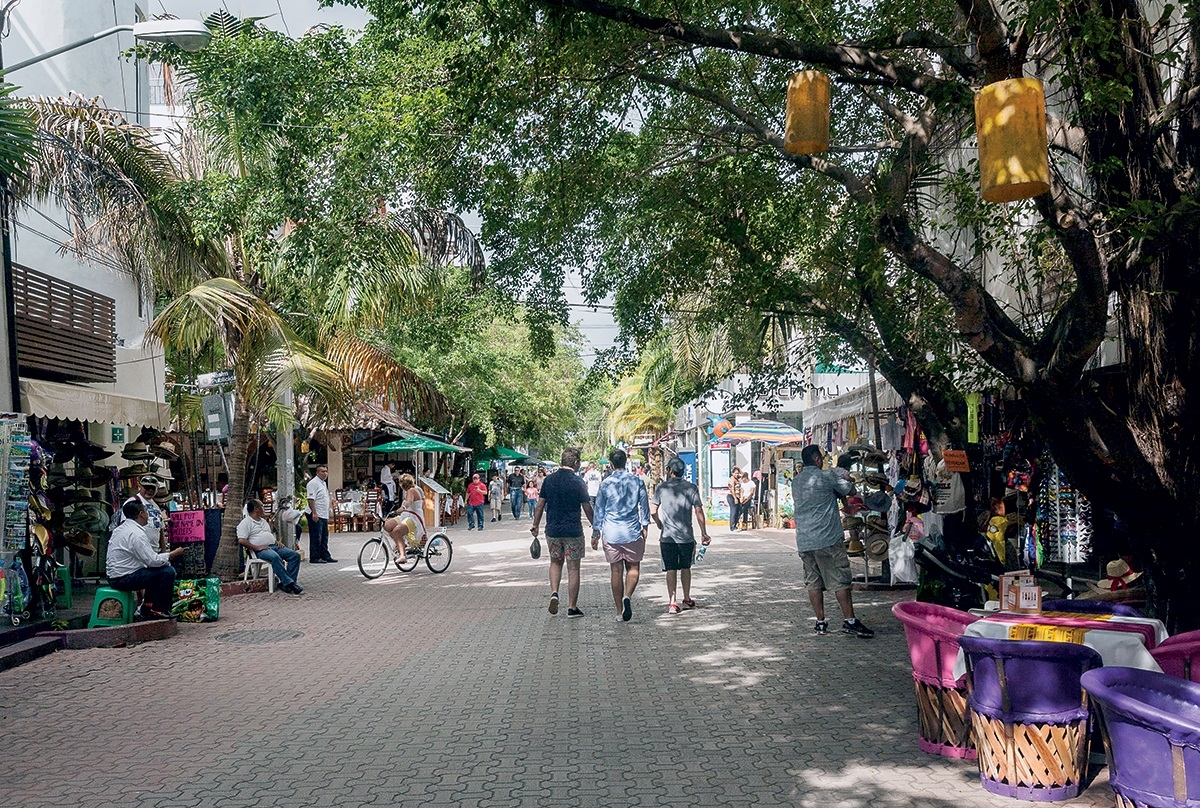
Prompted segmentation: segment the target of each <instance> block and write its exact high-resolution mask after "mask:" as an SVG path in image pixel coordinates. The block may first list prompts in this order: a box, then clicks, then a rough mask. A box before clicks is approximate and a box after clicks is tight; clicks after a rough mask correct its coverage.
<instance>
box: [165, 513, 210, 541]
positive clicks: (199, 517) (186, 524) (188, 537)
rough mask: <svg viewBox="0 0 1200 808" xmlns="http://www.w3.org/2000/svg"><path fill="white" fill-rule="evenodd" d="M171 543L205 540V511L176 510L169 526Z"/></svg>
mask: <svg viewBox="0 0 1200 808" xmlns="http://www.w3.org/2000/svg"><path fill="white" fill-rule="evenodd" d="M167 537H168V540H169V541H170V542H171V544H190V543H191V542H197V541H198V542H203V541H204V511H175V512H174V513H172V514H171V524H170V525H168V527H167Z"/></svg>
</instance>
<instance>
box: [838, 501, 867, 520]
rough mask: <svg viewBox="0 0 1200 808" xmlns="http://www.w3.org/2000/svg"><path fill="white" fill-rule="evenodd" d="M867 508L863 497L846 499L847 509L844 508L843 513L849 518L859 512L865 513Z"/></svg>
mask: <svg viewBox="0 0 1200 808" xmlns="http://www.w3.org/2000/svg"><path fill="white" fill-rule="evenodd" d="M866 509H867V506H866V505H864V504H863V498H862V497H846V507H844V508H842V513H844V514H846V515H847V516H854V514H856V513H858V512H859V511H865V510H866Z"/></svg>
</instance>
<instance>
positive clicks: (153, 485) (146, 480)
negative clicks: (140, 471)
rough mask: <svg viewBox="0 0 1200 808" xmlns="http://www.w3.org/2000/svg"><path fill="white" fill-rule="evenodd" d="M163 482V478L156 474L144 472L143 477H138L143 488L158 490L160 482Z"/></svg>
mask: <svg viewBox="0 0 1200 808" xmlns="http://www.w3.org/2000/svg"><path fill="white" fill-rule="evenodd" d="M161 482H162V478H161V477H159V476H157V475H155V474H144V475H142V476H141V477H138V485H140V486H142V487H143V488H150V489H153V490H155V491H157V490H158V484H159V483H161Z"/></svg>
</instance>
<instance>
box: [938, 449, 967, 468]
mask: <svg viewBox="0 0 1200 808" xmlns="http://www.w3.org/2000/svg"><path fill="white" fill-rule="evenodd" d="M942 460H944V461H945V462H946V471H957V472H960V473H966V472H968V471H970V470H971V463H970V462H969V461H968V460H967V453H966V452H965V451H964V450H962V449H947V450H945V451H944V452H942Z"/></svg>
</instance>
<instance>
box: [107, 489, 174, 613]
mask: <svg viewBox="0 0 1200 808" xmlns="http://www.w3.org/2000/svg"><path fill="white" fill-rule="evenodd" d="M121 514H122V515H123V516H124V517H125V521H123V522H122V523H121V524H119V525H117V527H116V528H115V529H114V530H113V532H112V536H111V537H109V540H108V558H107V560H106V561H105V570H104V571H105V573H106V574H107V575H108V585H109V586H111V587H112V588H113V589H119V590H121V591H122V592H137V591H138V590H140V589H145V590H146V599H145V600H144V601H143V602H142V608H141V616H142V617H145V618H149V619H152V620H157V619H162V618H166V617H170V616H171V601H172V600H173V599H174V597H175V568H174V567H172V566H171V559H173V558H178V557H179V556H181V555H183V554H184V552H186V548H184V547H177V548H175V549H174V550H172V551H171V552H169V553H159V552H156V550H157V548H152V547H151V546H150V542H149V541H147V540H146V532H145V529H146V525H147V524H149V523H150V515H149V514H148V513H146V506H145V505H143V504H142V503H141V502H139V501H138V500H137V499H131V500H129V501H128V502H126V503H125V504H124V505H122V506H121Z"/></svg>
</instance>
